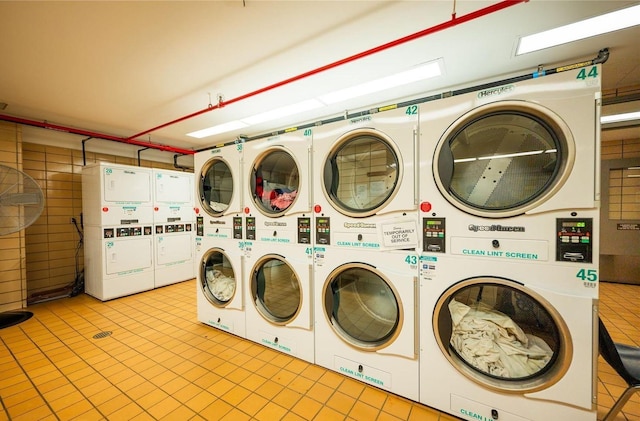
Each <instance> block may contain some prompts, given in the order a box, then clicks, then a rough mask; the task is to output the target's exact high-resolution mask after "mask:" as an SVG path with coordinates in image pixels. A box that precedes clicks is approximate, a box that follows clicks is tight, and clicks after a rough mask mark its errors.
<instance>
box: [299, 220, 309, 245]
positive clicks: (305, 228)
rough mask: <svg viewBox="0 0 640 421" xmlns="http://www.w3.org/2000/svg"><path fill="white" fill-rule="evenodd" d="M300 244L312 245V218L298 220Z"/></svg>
mask: <svg viewBox="0 0 640 421" xmlns="http://www.w3.org/2000/svg"><path fill="white" fill-rule="evenodd" d="M298 244H311V218H310V217H301V218H298Z"/></svg>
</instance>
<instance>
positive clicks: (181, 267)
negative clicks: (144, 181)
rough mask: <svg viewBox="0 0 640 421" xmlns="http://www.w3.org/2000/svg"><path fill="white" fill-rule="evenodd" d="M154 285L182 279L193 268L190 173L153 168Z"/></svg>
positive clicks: (192, 177) (192, 274) (192, 215)
mask: <svg viewBox="0 0 640 421" xmlns="http://www.w3.org/2000/svg"><path fill="white" fill-rule="evenodd" d="M152 177H153V210H154V213H153V220H154V252H155V259H154V260H155V277H154V278H155V287H156V288H157V287H161V286H165V285H170V284H174V283H176V282H181V281H186V280H188V279H193V278H194V277H195V271H194V241H193V240H194V231H195V212H194V193H195V188H194V186H193V180H194V176H193V174H191V173H185V172H181V171H173V170H161V169H154V170H153V171H152Z"/></svg>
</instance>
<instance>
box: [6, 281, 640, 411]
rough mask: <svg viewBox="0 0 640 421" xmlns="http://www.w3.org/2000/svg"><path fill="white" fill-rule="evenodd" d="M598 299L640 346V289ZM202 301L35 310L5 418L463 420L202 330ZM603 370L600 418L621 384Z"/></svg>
mask: <svg viewBox="0 0 640 421" xmlns="http://www.w3.org/2000/svg"><path fill="white" fill-rule="evenodd" d="M600 291H601V304H600V309H601V316H602V318H603V320H604V322H605V323H606V324H607V326H608V327H609V330H610V332H611V335H612V336H613V338H614V340H616V341H623V342H626V343H635V344H636V345H640V328H639V326H640V316H639V315H638V314H637V310H638V309H640V286H630V285H617V284H601V290H600ZM195 302H196V294H195V281H187V282H182V283H180V284H175V285H170V286H167V287H164V288H160V289H156V290H153V291H148V292H144V293H141V294H137V295H134V296H130V297H123V298H120V299H117V300H112V301H109V302H104V303H103V302H100V301H98V300H96V299H94V298H92V297H89V296H87V295H79V296H77V297H73V298H65V299H60V300H55V301H49V302H45V303H40V304H36V305H33V306H31V307H30V308H29V309H28V310H30V311H33V313H34V317H32V318H31V319H29V320H27V321H25V322H22V323H20V324H18V325H15V326H12V327H8V328H5V329H0V367H1V374H0V398H1V399H0V404H1V405H0V420H15V421H18V420H29V421H32V420H68V419H74V420H104V419H107V420H154V419H159V420H190V419H198V420H218V419H221V420H234V421H236V420H265V421H272V420H280V419H282V420H311V419H314V420H363V421H372V420H420V421H431V420H433V421H435V420H454V419H455V418H452V417H451V416H448V415H445V414H442V413H439V412H438V411H435V410H433V409H431V408H429V407H426V406H424V405H420V404H418V403H415V402H412V401H409V400H407V399H404V398H401V397H398V396H396V395H393V394H389V393H386V392H383V391H381V390H379V389H376V388H374V387H370V386H367V385H364V384H362V383H359V382H357V381H355V380H352V379H349V378H347V377H344V376H342V375H340V374H337V373H334V372H331V371H329V370H326V369H324V368H321V367H318V366H315V365H313V364H309V363H307V362H304V361H302V360H298V359H296V358H292V357H290V356H288V355H284V354H280V353H278V352H276V351H273V350H270V349H267V348H265V347H263V346H261V345H258V344H254V343H253V342H250V341H247V340H243V339H240V338H237V337H235V336H233V335H229V334H227V333H224V332H221V331H218V330H216V329H213V328H211V327H208V326H206V325H203V324H201V323H199V322H198V321H197V318H196V304H195ZM102 332H110V334H109V335H108V336H104V337H100V336H101V333H102ZM96 335H98V336H97V337H96ZM600 362H601V363H600V365H599V372H598V377H599V383H598V399H599V401H598V415H599V418H600V417H602V416H603V415H604V414H605V413H606V411H607V410H608V407H610V406H611V405H612V403H613V400H614V399H613V398H612V397H611V395H613V396H615V397H617V396H619V395H620V393H622V389H623V385H624V383H623V382H622V380H621V379H620V378H619V377H618V376H617V375H616V374H615V373H614V372H613V370H612V369H611V368H610V367H609V366H608V365H607V364H606V363H605V362H603V360H602V359H600ZM624 409H625V412H624V413H623V414H620V415H619V416H618V418H617V419H618V420H634V421H639V420H640V396H638V395H636V396H634V397H633V398H632V400H631V401H630V402H628V403H627V405H626V407H625V408H624Z"/></svg>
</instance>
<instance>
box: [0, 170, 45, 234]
mask: <svg viewBox="0 0 640 421" xmlns="http://www.w3.org/2000/svg"><path fill="white" fill-rule="evenodd" d="M43 209H44V194H43V193H42V189H41V188H40V186H38V183H36V181H35V180H34V179H33V178H31V177H30V176H29V175H27V174H25V173H23V172H22V171H19V170H17V169H15V168H11V167H7V166H6V165H0V236H2V235H7V234H11V233H14V232H18V231H20V230H21V229H24V228H26V227H28V226H29V225H31V224H33V223H34V222H35V221H36V219H38V217H39V216H40V214H41V213H42V210H43Z"/></svg>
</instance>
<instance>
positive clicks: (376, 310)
mask: <svg viewBox="0 0 640 421" xmlns="http://www.w3.org/2000/svg"><path fill="white" fill-rule="evenodd" d="M323 303H324V312H325V315H326V317H327V320H328V321H329V323H330V325H331V327H332V328H333V330H334V331H335V332H336V334H337V335H338V336H339V337H340V339H342V340H343V341H345V342H346V343H348V344H350V345H352V346H355V347H357V348H360V349H363V350H366V351H375V350H377V349H381V348H384V347H385V346H387V345H390V344H391V343H392V342H393V340H394V339H395V338H396V337H397V336H398V335H399V333H400V330H401V328H402V321H403V312H402V307H401V305H400V300H399V299H398V294H397V292H396V291H395V290H394V288H393V287H392V286H391V283H390V282H389V281H388V280H387V279H386V278H385V277H384V276H383V275H382V274H381V273H379V272H378V271H377V270H376V269H375V268H373V267H372V266H369V265H365V264H362V263H351V264H347V265H344V266H341V267H339V268H337V269H335V270H334V271H333V272H332V273H331V274H330V275H329V278H328V279H327V281H326V283H325V285H324V289H323Z"/></svg>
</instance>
